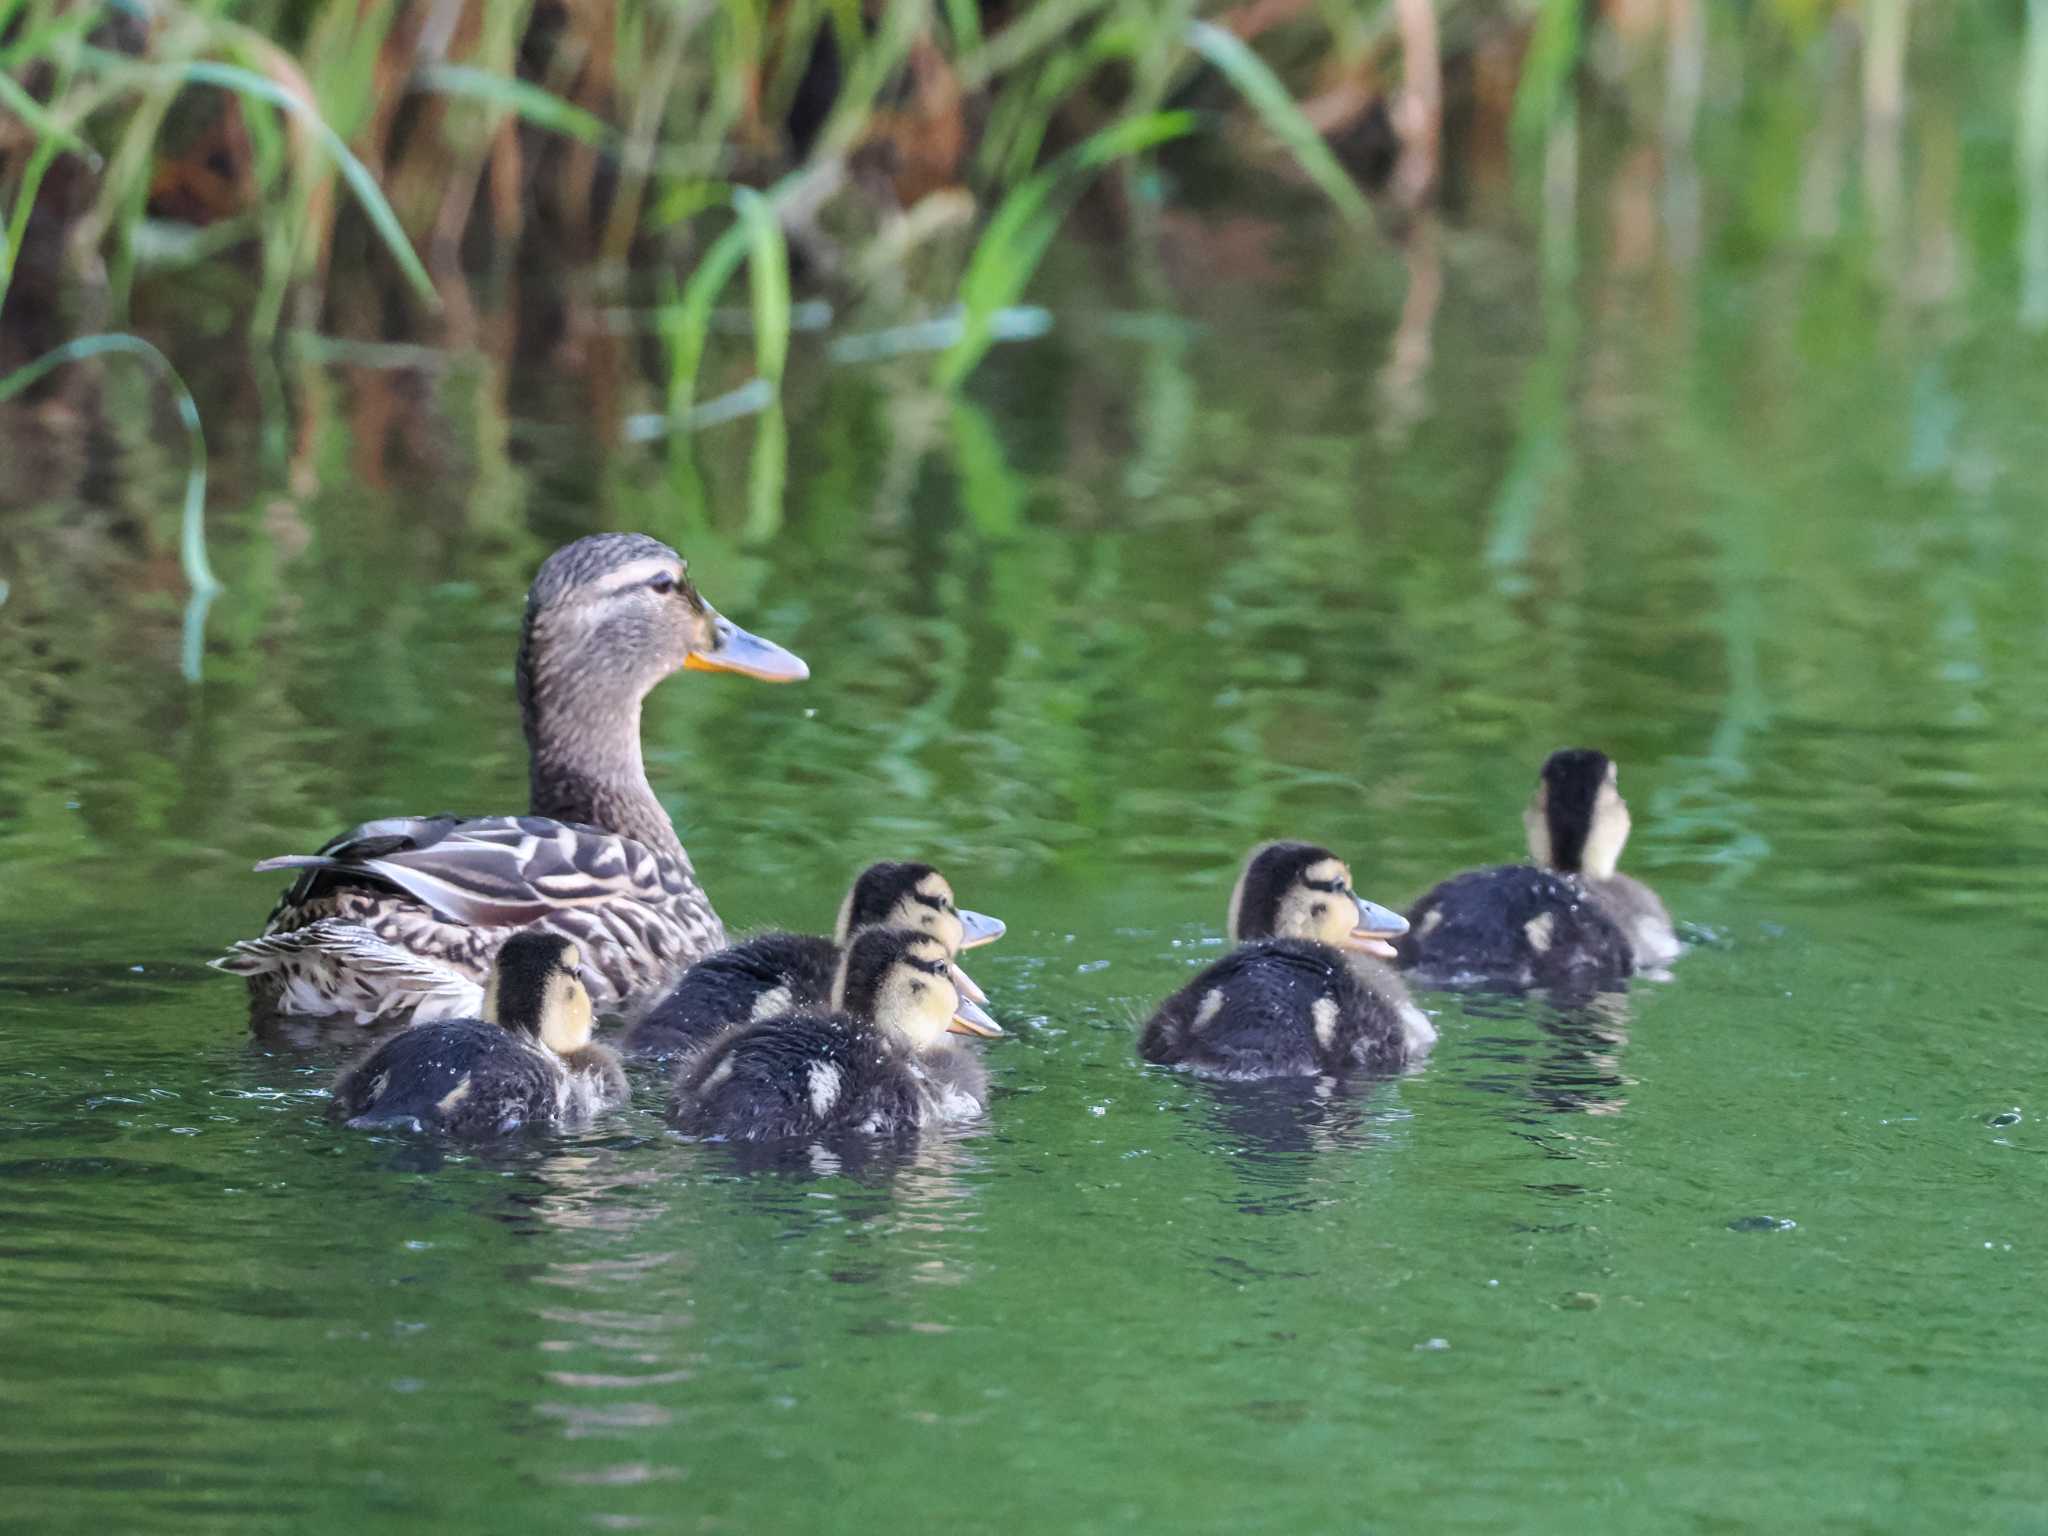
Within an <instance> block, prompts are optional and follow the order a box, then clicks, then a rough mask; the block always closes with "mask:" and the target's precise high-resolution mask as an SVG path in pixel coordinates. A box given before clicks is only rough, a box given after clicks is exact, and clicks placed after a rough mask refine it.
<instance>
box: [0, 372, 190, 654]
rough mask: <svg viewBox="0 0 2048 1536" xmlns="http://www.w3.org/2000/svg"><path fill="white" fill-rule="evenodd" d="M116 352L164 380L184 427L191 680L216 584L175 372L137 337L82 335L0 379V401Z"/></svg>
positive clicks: (183, 537)
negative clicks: (52, 374) (66, 369)
mask: <svg viewBox="0 0 2048 1536" xmlns="http://www.w3.org/2000/svg"><path fill="white" fill-rule="evenodd" d="M120 353H125V354H127V355H128V356H130V357H139V358H141V359H142V361H143V362H144V363H146V364H148V365H149V367H150V369H151V371H153V372H154V373H155V374H156V375H157V376H158V377H159V378H161V379H162V380H163V381H164V383H165V384H166V385H167V386H168V387H169V389H170V391H171V398H172V400H174V401H175V402H176V403H177V407H178V420H179V421H180V422H181V423H182V424H183V425H184V428H185V449H186V464H185V505H184V511H183V515H182V518H181V520H180V522H179V528H178V557H179V560H180V561H181V563H182V564H183V565H184V568H185V580H186V582H187V583H188V584H189V585H190V586H191V588H192V602H191V604H190V605H189V606H188V608H187V610H186V623H185V654H184V671H185V676H186V678H187V679H189V680H190V681H192V682H195V683H196V682H197V681H199V661H200V654H201V651H202V649H203V646H204V642H205V621H206V608H207V605H208V604H209V603H211V602H212V601H213V598H214V597H215V595H216V594H218V593H219V592H220V590H221V585H220V582H219V580H218V579H216V578H215V576H214V574H213V568H212V566H210V565H209V564H208V563H207V559H206V434H205V432H204V431H203V430H201V428H200V425H199V407H198V405H197V404H196V403H195V402H194V401H193V399H192V391H191V390H189V389H187V388H186V387H185V381H184V380H183V379H182V378H180V377H179V376H178V370H177V369H175V368H173V367H172V366H171V360H170V359H169V358H167V357H165V356H164V355H163V353H161V352H159V351H157V349H156V348H155V347H153V346H151V345H150V344H149V343H148V342H146V341H144V340H143V339H142V338H141V337H140V336H129V335H125V334H114V335H104V336H81V337H79V338H78V340H76V341H70V342H66V343H65V344H64V345H63V346H61V347H58V348H57V349H56V350H55V351H52V352H45V353H44V354H43V355H42V356H41V357H39V358H37V359H36V360H35V361H34V362H32V363H26V364H24V365H23V366H21V367H20V368H17V369H15V371H14V372H12V373H10V374H8V375H7V376H6V377H5V378H0V401H5V400H9V399H12V398H13V397H14V396H15V395H18V394H20V393H21V392H22V391H23V390H25V389H27V388H28V387H29V386H30V385H31V384H33V383H35V381H36V380H37V379H40V378H41V377H42V376H43V375H44V374H46V373H49V372H51V371H52V370H54V369H57V368H61V367H63V366H64V365H65V364H66V363H78V362H84V361H85V360H86V359H88V358H93V357H105V356H108V355H112V354H120Z"/></svg>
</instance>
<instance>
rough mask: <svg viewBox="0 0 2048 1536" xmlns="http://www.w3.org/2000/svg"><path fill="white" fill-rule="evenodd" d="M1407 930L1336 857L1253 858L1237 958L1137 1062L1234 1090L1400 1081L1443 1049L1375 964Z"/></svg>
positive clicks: (1235, 903)
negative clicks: (1276, 1084) (1395, 1076)
mask: <svg viewBox="0 0 2048 1536" xmlns="http://www.w3.org/2000/svg"><path fill="white" fill-rule="evenodd" d="M1407 926H1408V925H1407V924H1406V923H1405V922H1403V921H1402V920H1401V917H1400V915H1399V914H1398V913H1394V912H1390V911H1388V910H1387V909H1386V908H1385V907H1382V906H1377V905H1375V904H1374V903H1372V902H1370V901H1367V900H1365V899H1364V898H1363V897H1361V896H1359V895H1358V893H1357V892H1356V891H1355V890H1354V889H1353V888H1352V883H1351V871H1350V870H1349V869H1347V868H1346V867H1345V865H1344V863H1343V861H1342V860H1341V859H1339V858H1338V857H1337V856H1336V855H1335V854H1333V853H1331V852H1330V850H1329V849H1327V848H1318V847H1317V846H1315V845H1314V844H1313V843H1267V844H1265V845H1264V846H1262V847H1259V848H1254V849H1253V850H1252V851H1251V855H1250V857H1248V858H1247V859H1246V860H1245V865H1244V871H1243V873H1242V874H1240V875H1239V876H1238V880H1237V889H1236V890H1234V891H1233V892H1231V896H1230V927H1229V932H1230V937H1231V939H1232V940H1233V941H1234V942H1235V943H1236V944H1237V946H1238V947H1237V948H1236V949H1234V950H1233V951H1231V953H1229V954H1227V955H1225V956H1224V957H1223V958H1222V959H1221V960H1218V961H1217V962H1216V963H1215V964H1214V965H1212V966H1210V967H1209V968H1208V969H1206V970H1205V971H1203V972H1202V973H1201V975H1199V976H1197V977H1196V978H1195V979H1194V980H1193V981H1191V982H1189V983H1188V984H1187V985H1186V986H1184V987H1182V988H1181V989H1180V990H1179V991H1178V992H1176V993H1174V994H1173V996H1171V997H1169V998H1168V999H1167V1000H1166V1001H1165V1002H1163V1003H1161V1004H1160V1005H1159V1010H1158V1012H1156V1013H1154V1014H1153V1015H1152V1018H1151V1020H1150V1021H1149V1022H1148V1023H1147V1024H1146V1025H1145V1029H1144V1033H1143V1034H1142V1035H1141V1036H1140V1037H1139V1041H1138V1054H1139V1055H1141V1056H1143V1057H1144V1058H1145V1060H1147V1061H1156V1062H1160V1063H1162V1064H1164V1065H1168V1066H1179V1067H1186V1068H1188V1069H1189V1070H1190V1071H1193V1072H1196V1073H1198V1074H1200V1075H1201V1076H1203V1077H1215V1078H1226V1079H1232V1080H1238V1081H1243V1080H1248V1079H1253V1078H1265V1077H1318V1076H1321V1075H1323V1074H1325V1073H1328V1074H1332V1075H1336V1076H1342V1075H1345V1074H1347V1073H1353V1072H1361V1071H1363V1072H1392V1071H1398V1070H1400V1069H1401V1068H1402V1067H1405V1066H1407V1065H1408V1064H1409V1063H1410V1062H1411V1061H1413V1060H1415V1059H1416V1058H1418V1057H1420V1056H1422V1055H1423V1054H1424V1053H1425V1052H1427V1051H1428V1050H1429V1048H1430V1047H1431V1046H1432V1045H1434V1044H1435V1043H1436V1027H1435V1026H1434V1025H1433V1024H1431V1023H1430V1022H1429V1019H1428V1018H1427V1017H1426V1016H1425V1015H1424V1014H1423V1012H1422V1010H1421V1009H1419V1008H1417V1007H1416V1006H1415V1004H1414V1003H1413V1002H1411V1001H1410V1000H1409V997H1408V989H1407V988H1406V987H1405V986H1403V985H1402V984H1401V978H1400V977H1398V976H1396V975H1395V974H1394V973H1393V971H1391V970H1389V969H1388V968H1387V967H1386V966H1384V965H1382V964H1380V963H1379V962H1380V960H1381V959H1392V958H1393V955H1394V950H1393V947H1392V945H1391V944H1390V943H1389V942H1388V941H1389V940H1390V939H1393V938H1396V937H1398V936H1399V935H1400V934H1402V933H1404V932H1406V930H1407Z"/></svg>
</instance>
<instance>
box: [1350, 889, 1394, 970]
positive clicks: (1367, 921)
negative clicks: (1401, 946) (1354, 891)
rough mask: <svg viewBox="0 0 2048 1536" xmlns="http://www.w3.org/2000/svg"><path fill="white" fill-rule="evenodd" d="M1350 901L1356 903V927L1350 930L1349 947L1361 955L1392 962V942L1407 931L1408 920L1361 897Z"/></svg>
mask: <svg viewBox="0 0 2048 1536" xmlns="http://www.w3.org/2000/svg"><path fill="white" fill-rule="evenodd" d="M1351 899H1352V900H1353V901H1355V902H1357V903H1358V926H1357V927H1355V928H1353V929H1352V930H1351V945H1350V947H1351V948H1353V949H1355V950H1357V951H1358V952H1359V953H1360V954H1362V955H1376V956H1378V957H1379V958H1380V959H1382V960H1392V959H1393V958H1394V957H1395V951H1394V945H1393V942H1392V941H1393V940H1395V939H1398V938H1400V937H1401V935H1402V934H1404V933H1406V932H1407V931H1408V919H1407V918H1405V917H1403V916H1402V915H1401V914H1400V913H1398V912H1396V911H1394V910H1393V909H1392V908H1390V907H1383V906H1381V905H1380V904H1379V903H1378V902H1376V901H1367V900H1366V899H1365V898H1364V897H1363V896H1353V897H1352V898H1351Z"/></svg>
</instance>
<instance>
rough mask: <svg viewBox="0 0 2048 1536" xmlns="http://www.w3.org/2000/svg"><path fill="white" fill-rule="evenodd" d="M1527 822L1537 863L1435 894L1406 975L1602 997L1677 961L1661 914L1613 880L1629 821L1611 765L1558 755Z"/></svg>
mask: <svg viewBox="0 0 2048 1536" xmlns="http://www.w3.org/2000/svg"><path fill="white" fill-rule="evenodd" d="M1522 821H1523V825H1524V828H1525V830H1526V831H1527V834H1528V838H1529V856H1530V859H1531V860H1532V863H1531V864H1517V865H1506V866H1502V867H1499V868H1494V869H1475V870H1468V871H1466V872H1465V873H1464V874H1461V875H1453V876H1452V877H1451V878H1450V879H1448V880H1446V881H1444V882H1443V883H1442V884H1440V885H1438V886H1437V887H1436V888H1435V889H1433V890H1432V891H1430V892H1429V894H1427V895H1426V896H1424V897H1423V898H1422V900H1421V901H1419V902H1417V903H1416V904H1415V907H1414V908H1413V910H1412V911H1410V913H1409V914H1408V917H1409V922H1410V923H1411V925H1412V927H1411V929H1410V932H1409V934H1408V936H1407V937H1406V938H1405V939H1404V940H1402V942H1401V943H1400V945H1399V946H1398V947H1399V949H1400V952H1401V954H1400V958H1401V963H1402V964H1403V965H1404V966H1407V967H1409V968H1411V969H1413V970H1416V971H1418V972H1421V973H1423V974H1425V975H1427V976H1428V977H1430V978H1431V979H1432V980H1435V981H1437V982H1439V983H1441V984H1444V985H1465V984H1470V983H1473V982H1492V983H1496V984H1501V985H1506V986H1512V987H1531V986H1542V987H1558V986H1563V987H1569V988H1584V987H1595V988H1598V987H1606V986H1611V985H1613V984H1615V983H1618V982H1621V981H1623V980H1624V979H1626V978H1627V977H1629V976H1630V975H1633V974H1635V973H1636V972H1638V971H1649V970H1655V969H1657V968H1659V967H1661V966H1663V965H1665V964H1667V963H1669V962H1670V961H1672V960H1674V959H1676V958H1677V957H1678V955H1679V953H1680V952H1681V950H1682V949H1683V946H1682V945H1681V944H1680V943H1679V941H1678V934H1677V932H1676V930H1675V929H1673V927H1672V925H1671V916H1670V914H1669V913H1668V912H1666V911H1665V909H1664V903H1663V902H1661V901H1659V900H1658V899H1657V894H1656V892H1654V891H1652V890H1651V889H1650V888H1649V887H1648V886H1647V885H1644V884H1643V883H1642V882H1641V881H1640V880H1633V879H1630V878H1629V877H1628V876H1627V875H1623V874H1619V873H1617V872H1616V870H1615V864H1616V862H1617V861H1618V860H1619V859H1620V857H1621V850H1622V848H1623V846H1624V845H1625V844H1626V843H1627V842H1628V833H1629V815H1628V802H1627V801H1625V800H1623V799H1622V798H1621V790H1620V787H1619V777H1618V774H1617V772H1616V770H1615V765H1614V761H1613V759H1611V758H1609V757H1608V756H1607V754H1606V753H1604V752H1595V751H1591V750H1588V749H1583V748H1571V749H1567V750H1564V751H1559V752H1553V753H1551V754H1550V756H1549V758H1548V759H1547V760H1546V761H1545V762H1544V764H1543V771H1542V774H1541V775H1540V776H1539V777H1538V779H1537V783H1536V793H1535V795H1534V797H1533V798H1532V799H1531V800H1530V802H1529V807H1528V809H1527V810H1526V811H1524V812H1523V815H1522Z"/></svg>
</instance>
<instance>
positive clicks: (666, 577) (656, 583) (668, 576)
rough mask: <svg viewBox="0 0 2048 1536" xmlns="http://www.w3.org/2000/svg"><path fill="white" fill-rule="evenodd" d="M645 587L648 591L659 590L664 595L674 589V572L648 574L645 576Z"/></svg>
mask: <svg viewBox="0 0 2048 1536" xmlns="http://www.w3.org/2000/svg"><path fill="white" fill-rule="evenodd" d="M647 587H648V590H649V591H651V592H659V593H662V594H663V595H664V596H665V595H667V594H668V593H670V592H673V591H675V589H676V578H675V573H674V572H673V571H663V572H662V573H661V574H660V575H659V576H650V577H648V578H647Z"/></svg>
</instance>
